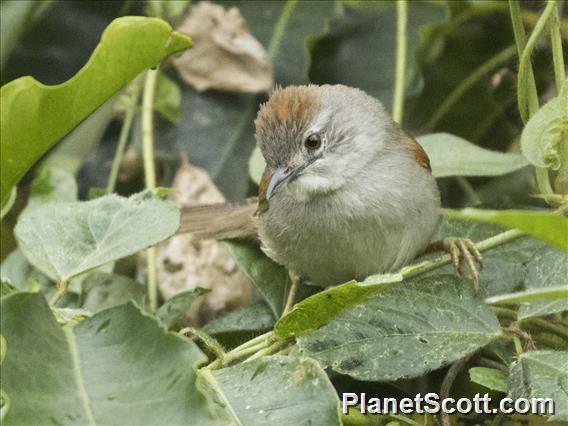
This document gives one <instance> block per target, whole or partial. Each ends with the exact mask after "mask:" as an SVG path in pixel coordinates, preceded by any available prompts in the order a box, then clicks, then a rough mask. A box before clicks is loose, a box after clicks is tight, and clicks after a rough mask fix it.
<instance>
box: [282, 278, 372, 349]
mask: <svg viewBox="0 0 568 426" xmlns="http://www.w3.org/2000/svg"><path fill="white" fill-rule="evenodd" d="M381 290H383V289H382V288H380V286H362V285H359V284H358V283H357V282H356V281H350V282H348V283H345V284H342V285H340V286H337V287H331V288H328V289H326V290H324V291H322V292H320V293H317V294H315V295H313V296H311V297H308V298H307V299H304V300H302V301H301V302H299V303H296V304H295V305H294V308H293V309H292V310H291V311H290V312H289V313H288V314H286V315H285V316H284V317H282V318H280V320H278V322H277V323H276V326H275V327H274V331H275V333H276V336H277V337H279V338H281V339H288V338H290V337H296V336H303V335H305V334H308V333H310V332H312V331H314V330H317V329H318V328H320V327H322V326H324V325H325V324H327V323H328V322H330V321H331V320H332V319H334V318H335V317H337V316H338V315H339V314H340V313H341V312H343V311H344V310H345V309H347V308H349V307H350V306H352V305H354V304H355V303H357V302H360V301H363V300H365V298H366V297H368V296H369V295H371V294H372V293H374V292H377V291H381Z"/></svg>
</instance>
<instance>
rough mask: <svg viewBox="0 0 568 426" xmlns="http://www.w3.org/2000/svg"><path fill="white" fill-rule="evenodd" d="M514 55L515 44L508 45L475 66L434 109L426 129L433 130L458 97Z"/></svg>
mask: <svg viewBox="0 0 568 426" xmlns="http://www.w3.org/2000/svg"><path fill="white" fill-rule="evenodd" d="M514 55H515V46H509V47H507V48H506V49H503V50H502V51H501V52H499V53H497V54H496V55H494V56H493V57H491V58H489V59H488V60H487V61H485V62H484V63H483V64H481V65H480V66H479V67H477V68H476V69H475V70H474V71H473V72H472V73H471V74H470V75H469V76H468V77H467V78H466V79H464V80H463V81H462V82H461V83H460V84H458V86H457V87H456V88H455V89H454V90H453V91H452V92H451V93H450V94H449V95H448V97H447V98H446V99H445V100H444V102H442V104H441V105H440V106H439V107H438V108H437V109H436V111H435V112H434V113H433V114H432V116H431V117H430V120H428V122H427V123H426V129H428V130H433V129H434V128H435V127H436V126H437V125H438V123H439V122H440V120H441V119H442V118H443V117H444V116H445V115H446V114H447V113H448V111H450V110H451V108H452V107H453V106H454V104H455V103H456V102H457V101H459V100H460V98H461V97H462V96H463V95H464V94H465V93H466V92H467V91H468V90H469V89H471V87H473V86H474V85H475V84H476V83H477V82H478V81H479V80H481V79H482V78H483V77H484V76H485V75H486V74H487V73H489V72H490V71H492V70H493V69H494V68H496V67H498V66H499V65H501V64H503V63H504V62H507V61H508V60H509V59H511V58H512V57H513V56H514Z"/></svg>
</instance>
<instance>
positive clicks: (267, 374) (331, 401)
mask: <svg viewBox="0 0 568 426" xmlns="http://www.w3.org/2000/svg"><path fill="white" fill-rule="evenodd" d="M200 374H201V378H202V382H203V384H204V387H205V388H207V389H208V390H209V392H210V393H211V396H212V398H213V399H214V400H215V401H217V402H218V403H219V404H220V405H222V406H224V408H225V412H226V413H227V417H228V418H229V419H230V420H229V422H230V423H231V424H237V425H266V424H273V425H313V424H316V425H339V424H341V422H340V419H339V400H338V398H337V394H336V392H335V389H334V388H333V386H332V385H331V383H330V382H329V379H328V378H327V375H326V374H325V372H324V371H323V370H322V368H321V367H320V366H319V364H318V363H317V362H316V361H314V360H312V359H310V358H295V357H289V356H279V355H275V356H269V357H264V358H261V359H258V360H255V361H251V362H247V363H244V364H239V365H235V366H233V367H228V368H224V369H221V370H212V371H211V370H208V369H203V370H200Z"/></svg>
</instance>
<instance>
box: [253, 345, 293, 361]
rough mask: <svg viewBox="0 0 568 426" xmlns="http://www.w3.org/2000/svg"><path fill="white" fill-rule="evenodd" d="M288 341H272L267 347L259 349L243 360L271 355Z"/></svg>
mask: <svg viewBox="0 0 568 426" xmlns="http://www.w3.org/2000/svg"><path fill="white" fill-rule="evenodd" d="M286 343H288V341H286V340H279V341H276V342H274V343H272V344H271V345H270V346H268V347H267V348H264V349H261V350H260V351H258V352H256V353H254V354H253V355H251V356H250V357H248V358H247V359H245V360H244V362H250V361H254V360H255V359H258V358H261V357H263V356H267V355H272V354H274V353H276V352H278V351H279V350H280V348H281V347H282V346H284V345H285V344H286Z"/></svg>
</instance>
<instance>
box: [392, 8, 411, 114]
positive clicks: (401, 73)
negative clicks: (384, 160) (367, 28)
mask: <svg viewBox="0 0 568 426" xmlns="http://www.w3.org/2000/svg"><path fill="white" fill-rule="evenodd" d="M407 26H408V2H407V0H399V1H397V2H396V71H395V82H394V98H393V111H392V117H393V120H394V121H396V122H397V123H399V124H402V119H403V109H404V91H405V88H406V55H407V50H408V35H407Z"/></svg>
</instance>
